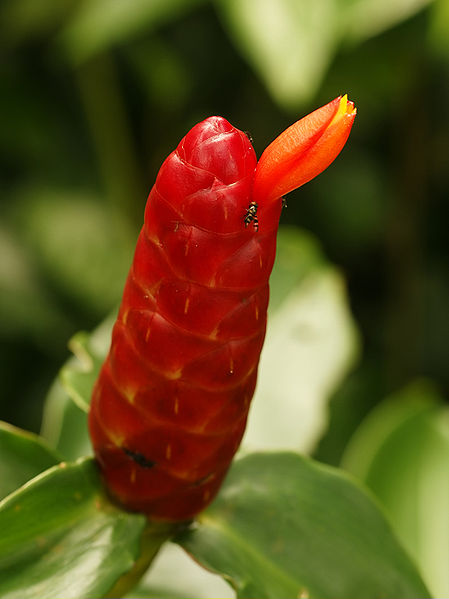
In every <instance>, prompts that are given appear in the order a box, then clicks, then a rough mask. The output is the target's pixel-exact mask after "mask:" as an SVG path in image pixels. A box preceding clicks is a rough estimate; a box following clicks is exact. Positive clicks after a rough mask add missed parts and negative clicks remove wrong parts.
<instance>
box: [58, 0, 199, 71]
mask: <svg viewBox="0 0 449 599" xmlns="http://www.w3.org/2000/svg"><path fill="white" fill-rule="evenodd" d="M203 1H204V0H114V2H110V0H87V1H86V2H83V3H82V4H81V5H80V6H79V10H78V11H77V12H76V13H75V14H74V16H73V18H72V20H71V22H70V23H69V25H68V26H67V28H66V30H65V31H64V33H63V36H62V40H63V43H64V45H65V47H66V49H67V50H68V52H69V54H70V55H71V56H72V58H73V59H74V60H75V62H79V61H82V60H85V59H86V58H89V57H90V56H92V55H93V54H95V53H97V52H100V51H102V50H105V49H107V48H108V47H109V46H111V45H114V44H117V43H119V42H123V41H125V40H127V39H129V38H131V37H133V36H135V35H136V34H138V33H141V32H142V31H147V32H148V30H150V29H152V28H154V27H156V26H158V25H160V24H162V23H166V22H170V21H171V20H173V19H177V18H179V17H180V16H181V15H182V14H183V13H185V12H187V11H189V10H192V9H193V8H195V7H196V6H197V5H199V4H201V2H203Z"/></svg>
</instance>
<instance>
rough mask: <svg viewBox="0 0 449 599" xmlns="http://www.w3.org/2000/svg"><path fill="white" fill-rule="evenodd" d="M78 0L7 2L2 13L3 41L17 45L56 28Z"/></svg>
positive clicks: (7, 0)
mask: <svg viewBox="0 0 449 599" xmlns="http://www.w3.org/2000/svg"><path fill="white" fill-rule="evenodd" d="M75 1H76V0H58V2H54V1H53V0H39V2H36V1H35V0H6V1H5V2H4V4H3V7H2V9H1V12H0V23H2V29H1V34H2V39H4V40H5V41H7V42H10V43H11V42H12V43H17V42H21V41H23V40H26V39H28V38H29V37H34V36H37V35H42V34H47V35H48V32H49V31H51V30H52V29H54V28H56V27H57V26H58V25H59V24H60V23H61V22H62V21H63V20H64V19H65V18H66V17H67V15H68V14H69V13H70V10H71V9H72V8H73V5H74V4H75Z"/></svg>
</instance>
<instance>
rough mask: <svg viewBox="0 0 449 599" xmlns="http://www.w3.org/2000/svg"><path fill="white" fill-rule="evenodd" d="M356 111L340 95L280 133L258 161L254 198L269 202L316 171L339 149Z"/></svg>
mask: <svg viewBox="0 0 449 599" xmlns="http://www.w3.org/2000/svg"><path fill="white" fill-rule="evenodd" d="M355 115H356V109H355V108H354V104H353V103H352V102H350V101H348V99H347V96H343V97H342V96H339V97H338V98H335V100H332V102H329V104H326V105H325V106H322V107H321V108H318V109H317V110H315V111H314V112H311V113H310V114H309V115H307V116H305V117H304V118H302V119H301V120H299V121H297V122H296V123H294V124H293V125H291V127H289V128H288V129H286V130H285V131H284V132H283V133H281V135H279V137H277V138H276V139H275V140H274V141H273V142H272V143H271V144H270V145H269V146H268V148H267V149H266V150H265V151H264V153H263V154H262V156H261V157H260V160H259V162H258V164H257V168H256V174H255V177H254V188H253V197H254V199H255V200H256V201H257V202H258V203H260V204H263V203H264V202H271V201H273V200H276V199H278V198H280V197H282V196H283V195H285V194H287V193H289V192H290V191H293V190H294V189H296V188H297V187H300V186H301V185H304V183H307V181H310V180H311V179H313V178H314V177H316V176H317V175H319V174H320V173H321V172H322V171H323V170H324V169H325V168H327V167H328V166H329V165H330V164H331V162H333V160H334V159H335V158H336V157H337V155H338V154H339V153H340V151H341V150H342V148H343V146H344V145H345V143H346V140H347V139H348V136H349V133H350V131H351V127H352V124H353V122H354V118H355Z"/></svg>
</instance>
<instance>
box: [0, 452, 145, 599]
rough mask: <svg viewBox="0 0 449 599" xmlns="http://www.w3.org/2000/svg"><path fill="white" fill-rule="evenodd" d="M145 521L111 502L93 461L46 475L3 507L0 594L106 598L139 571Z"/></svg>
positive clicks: (27, 598)
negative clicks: (137, 564) (132, 572)
mask: <svg viewBox="0 0 449 599" xmlns="http://www.w3.org/2000/svg"><path fill="white" fill-rule="evenodd" d="M145 522H146V520H145V518H144V517H143V516H141V515H135V514H129V513H126V512H124V511H122V510H120V509H118V508H116V507H114V506H113V505H112V504H110V503H109V501H108V500H107V499H106V497H105V496H104V495H103V492H102V487H101V483H100V480H99V477H98V474H97V471H96V467H95V465H94V463H93V462H92V460H90V459H84V460H81V461H79V462H76V463H62V464H60V465H59V466H55V467H53V468H51V469H50V470H47V471H46V472H44V473H43V474H41V475H39V476H37V477H36V478H34V479H33V480H32V481H31V482H30V483H28V484H27V485H25V486H24V487H22V488H21V489H19V490H18V491H16V492H15V493H13V494H12V495H9V496H8V497H7V498H6V499H4V500H3V502H1V503H0V530H1V531H2V534H1V535H0V571H1V576H0V596H1V597H2V599H36V598H37V597H42V598H44V597H45V599H61V597H64V599H80V598H81V597H83V598H84V597H103V596H104V595H105V594H106V593H107V591H109V589H111V588H112V587H113V585H114V584H115V583H116V582H117V580H118V579H119V578H120V577H121V576H122V575H124V574H125V573H126V572H128V571H129V570H131V568H132V567H133V566H134V564H135V562H136V560H137V558H138V557H139V553H140V543H141V539H142V534H143V531H144V528H145Z"/></svg>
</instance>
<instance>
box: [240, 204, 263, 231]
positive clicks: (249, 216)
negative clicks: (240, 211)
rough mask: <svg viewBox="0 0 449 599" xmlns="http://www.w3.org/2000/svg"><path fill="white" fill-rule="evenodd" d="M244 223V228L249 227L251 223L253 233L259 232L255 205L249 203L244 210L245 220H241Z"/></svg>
mask: <svg viewBox="0 0 449 599" xmlns="http://www.w3.org/2000/svg"><path fill="white" fill-rule="evenodd" d="M243 221H244V223H245V227H247V226H248V225H249V223H251V222H252V223H253V227H254V230H255V231H258V230H259V219H258V218H257V203H256V202H250V203H249V206H248V208H247V209H246V214H245V218H244V219H243Z"/></svg>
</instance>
